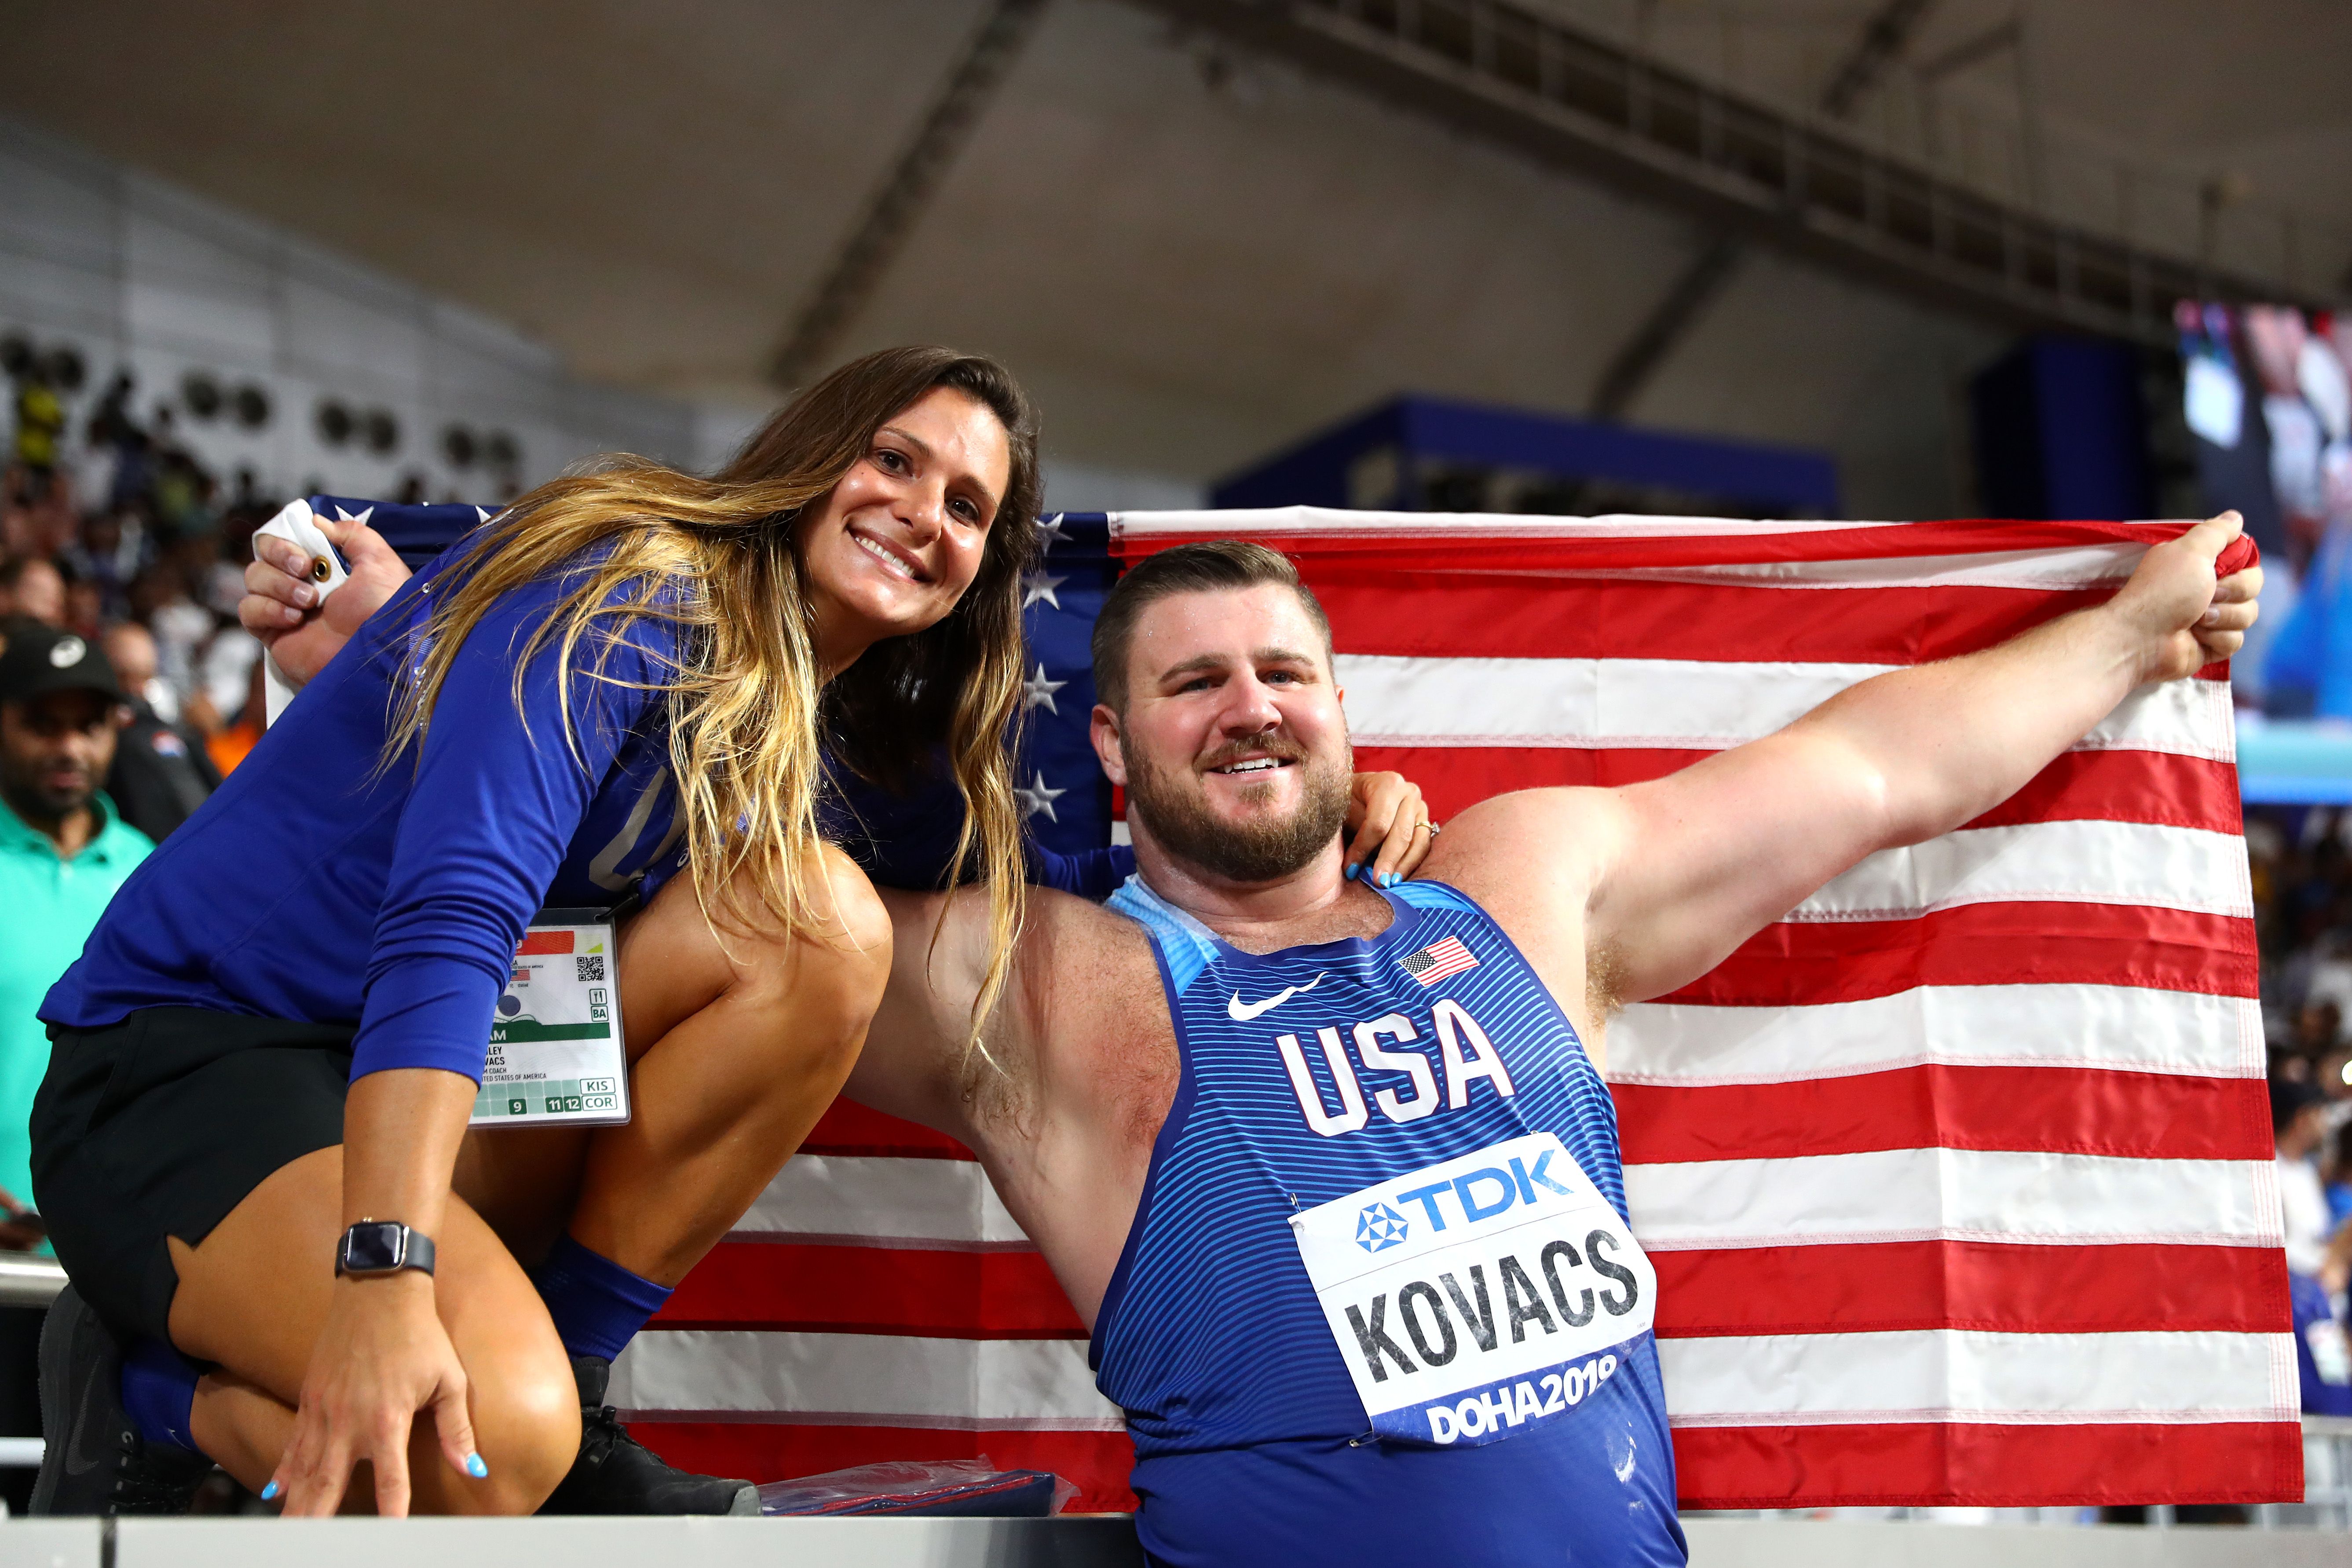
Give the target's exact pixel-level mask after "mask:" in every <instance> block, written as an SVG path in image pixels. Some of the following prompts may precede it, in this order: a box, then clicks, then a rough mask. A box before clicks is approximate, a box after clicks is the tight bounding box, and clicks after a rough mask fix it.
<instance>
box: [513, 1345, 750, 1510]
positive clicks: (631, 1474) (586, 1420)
mask: <svg viewBox="0 0 2352 1568" xmlns="http://www.w3.org/2000/svg"><path fill="white" fill-rule="evenodd" d="M612 1376H613V1363H611V1362H609V1361H606V1360H605V1359H604V1357H602V1356H593V1355H577V1356H573V1357H572V1377H573V1378H574V1379H575V1380H577V1381H578V1383H579V1384H580V1457H579V1458H576V1459H574V1460H572V1473H571V1474H570V1475H568V1476H566V1477H564V1478H563V1484H562V1485H561V1486H559V1487H557V1488H556V1489H555V1492H554V1495H553V1496H551V1497H550V1498H549V1499H548V1500H546V1501H545V1502H543V1503H541V1505H540V1509H539V1511H540V1512H541V1513H733V1514H757V1513H758V1512H759V1511H760V1491H759V1489H758V1488H757V1487H754V1486H753V1485H752V1484H751V1482H749V1481H730V1480H722V1479H719V1477H717V1476H698V1475H695V1474H693V1473H692V1472H690V1471H687V1470H680V1469H676V1468H672V1467H671V1466H669V1465H667V1464H665V1463H664V1462H663V1461H662V1458H661V1456H660V1455H658V1454H656V1453H655V1452H654V1451H653V1450H652V1449H650V1448H648V1447H646V1446H645V1445H644V1444H643V1443H640V1442H638V1441H637V1440H636V1439H635V1437H632V1436H629V1430H628V1428H627V1427H625V1426H622V1425H621V1419H620V1412H618V1411H616V1410H614V1408H613V1407H612V1406H611V1405H607V1404H605V1403H604V1387H605V1384H608V1383H609V1382H610V1381H611V1380H612Z"/></svg>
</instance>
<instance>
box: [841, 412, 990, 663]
mask: <svg viewBox="0 0 2352 1568" xmlns="http://www.w3.org/2000/svg"><path fill="white" fill-rule="evenodd" d="M1012 467H1013V457H1012V449H1011V445H1010V443H1009V442H1008V441H1007V440H1006V438H1005V434H1004V426H1003V423H1002V422H1000V421H999V420H998V418H997V417H996V415H995V413H994V411H992V409H990V408H989V406H988V405H986V404H984V403H982V402H980V401H979V400H978V399H976V398H974V397H972V396H971V395H969V394H967V393H963V392H960V391H958V390H957V389H955V388H953V387H948V386H935V387H933V388H931V390H930V391H929V392H927V393H925V394H924V395H922V396H920V397H919V398H917V399H916V400H915V401H914V402H913V403H910V404H908V405H907V406H906V407H905V408H902V409H900V410H899V411H898V413H897V414H895V415H893V416H890V417H889V418H887V419H886V420H884V421H883V422H882V427H881V428H880V429H879V430H877V431H876V432H875V433H874V437H873V439H872V440H871V441H870V442H868V443H867V445H866V455H865V456H864V457H862V458H858V460H857V461H856V464H855V465H853V466H852V467H851V468H850V470H849V472H848V473H846V474H845V475H843V476H842V479H841V482H840V483H839V484H837V485H835V487H834V488H833V491H832V493H831V494H829V495H827V496H826V497H825V498H824V500H822V501H821V502H819V503H818V505H817V507H816V509H815V510H814V512H813V513H812V514H811V515H810V516H809V517H807V518H806V519H804V520H803V522H802V523H801V526H800V541H799V543H800V553H801V563H802V569H803V573H804V574H805V577H804V581H805V582H806V583H807V584H808V587H809V595H810V598H811V600H812V602H813V604H814V608H815V611H816V637H817V650H816V651H817V658H818V660H819V662H820V663H822V664H823V666H824V668H825V670H826V672H827V673H829V674H830V673H832V672H835V671H837V670H840V669H843V668H847V666H849V665H850V664H851V663H853V662H854V661H855V660H856V658H857V656H858V655H859V654H861V653H863V652H865V651H866V648H867V647H871V646H872V645H873V644H875V643H877V642H879V641H881V640H882V639H883V638H884V637H905V636H908V635H909V634H911V633H914V632H919V631H921V630H923V629H924V628H925V627H927V626H933V625H935V624H937V623H938V622H939V621H940V620H942V619H944V618H945V617H946V616H947V614H948V612H949V611H950V610H952V609H954V608H955V603H956V601H957V600H958V599H959V598H961V597H962V595H963V592H964V590H965V589H967V588H969V587H971V584H972V580H973V579H974V578H975V577H977V576H978V575H979V574H980V563H981V558H982V554H983V553H984V552H986V550H987V547H988V532H989V529H990V526H991V525H992V524H993V523H994V522H995V521H996V510H997V506H998V504H999V502H1000V501H1001V500H1002V499H1003V495H1004V490H1005V487H1006V485H1007V484H1008V483H1009V482H1010V481H1011V475H1012Z"/></svg>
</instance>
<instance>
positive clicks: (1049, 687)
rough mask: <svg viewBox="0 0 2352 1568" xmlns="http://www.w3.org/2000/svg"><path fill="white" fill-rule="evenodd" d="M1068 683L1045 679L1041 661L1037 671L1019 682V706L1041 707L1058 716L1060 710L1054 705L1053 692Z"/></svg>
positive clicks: (1043, 666)
mask: <svg viewBox="0 0 2352 1568" xmlns="http://www.w3.org/2000/svg"><path fill="white" fill-rule="evenodd" d="M1068 684H1069V682H1068V681H1066V680H1048V679H1045V665H1044V664H1043V663H1042V662H1041V663H1039V665H1038V666H1037V673H1036V674H1034V675H1033V676H1031V677H1030V678H1029V679H1026V680H1024V681H1023V682H1022V683H1021V706H1022V707H1024V708H1043V709H1044V710H1045V711H1046V712H1048V713H1051V714H1053V715H1055V717H1056V718H1059V717H1060V716H1061V712H1062V710H1060V709H1059V708H1056V707H1055V706H1054V693H1055V692H1056V691H1059V690H1060V689H1062V688H1064V687H1065V686H1067V685H1068Z"/></svg>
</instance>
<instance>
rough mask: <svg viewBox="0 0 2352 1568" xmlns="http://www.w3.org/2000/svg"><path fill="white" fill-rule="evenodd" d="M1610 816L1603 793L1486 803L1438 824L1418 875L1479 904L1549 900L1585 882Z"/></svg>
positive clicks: (1524, 795) (1565, 791) (1535, 794)
mask: <svg viewBox="0 0 2352 1568" xmlns="http://www.w3.org/2000/svg"><path fill="white" fill-rule="evenodd" d="M1617 813H1618V806H1617V804H1616V795H1615V794H1614V792H1612V791H1610V790H1606V789H1591V788H1557V789H1528V790H1516V791H1513V792H1512V793H1511V794H1509V795H1494V796H1491V797H1489V798H1487V799H1486V800H1482V801H1480V802H1479V803H1478V804H1477V805H1473V806H1470V807H1469V808H1467V809H1466V810H1465V811H1463V812H1461V813H1460V814H1459V815H1457V816H1454V819H1453V820H1452V821H1450V822H1448V823H1446V824H1445V826H1444V829H1443V831H1441V832H1440V833H1439V835H1438V838H1437V843H1436V844H1435V846H1434V847H1432V848H1431V850H1430V852H1429V858H1428V859H1427V860H1425V861H1423V863H1422V867H1421V873H1420V874H1421V875H1422V876H1423V877H1427V878H1430V879H1433V880H1435V881H1439V882H1444V883H1448V884H1450V885H1452V886H1454V887H1455V888H1458V889H1461V890H1462V891H1463V892H1465V893H1466V894H1467V895H1468V896H1469V897H1471V898H1472V899H1474V900H1477V901H1478V902H1480V903H1481V904H1487V903H1491V902H1494V901H1496V900H1502V901H1505V902H1516V901H1517V900H1521V899H1524V898H1527V897H1529V896H1533V895H1536V894H1538V893H1540V894H1543V895H1546V896H1548V897H1556V896H1558V895H1559V894H1560V893H1562V892H1563V891H1567V890H1569V889H1574V888H1579V887H1580V886H1581V885H1583V884H1584V883H1585V882H1589V878H1590V874H1591V869H1592V868H1594V867H1596V866H1597V865H1599V864H1600V862H1601V858H1602V857H1603V853H1604V851H1605V848H1606V846H1607V845H1608V843H1609V841H1610V839H1611V836H1612V834H1613V833H1614V832H1615V831H1616V827H1617Z"/></svg>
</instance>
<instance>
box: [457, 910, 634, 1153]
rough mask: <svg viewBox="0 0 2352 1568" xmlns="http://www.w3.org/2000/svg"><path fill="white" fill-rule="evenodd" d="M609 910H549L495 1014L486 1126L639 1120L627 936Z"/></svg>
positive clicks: (485, 1086) (486, 1069)
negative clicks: (627, 1021)
mask: <svg viewBox="0 0 2352 1568" xmlns="http://www.w3.org/2000/svg"><path fill="white" fill-rule="evenodd" d="M613 931H614V928H613V921H612V917H611V916H610V915H609V914H607V913H606V912H605V911H604V910H540V911H539V914H538V916H537V917H536V918H535V919H534V920H533V921H531V923H530V930H528V931H524V932H523V937H522V945H521V946H520V947H518V948H516V949H515V955H514V963H513V964H512V966H511V967H510V968H509V971H508V975H507V988H506V991H505V993H504V994H502V995H500V996H499V1003H498V1012H497V1015H496V1016H494V1017H493V1018H492V1019H491V1020H490V1048H489V1055H488V1058H487V1059H486V1060H485V1061H484V1062H483V1064H482V1089H481V1092H480V1093H479V1094H477V1095H476V1096H475V1097H474V1115H473V1121H472V1125H473V1126H476V1127H544V1126H549V1125H564V1124H568V1125H574V1126H611V1125H616V1124H618V1123H620V1122H624V1121H627V1120H628V1119H629V1061H628V1056H627V1053H626V1052H625V1050H624V1049H623V1046H622V1040H621V1001H620V990H619V987H618V986H617V985H616V984H614V981H615V979H616V978H617V969H618V965H617V963H616V960H617V957H618V948H617V944H616V943H615V942H614V937H613Z"/></svg>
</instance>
